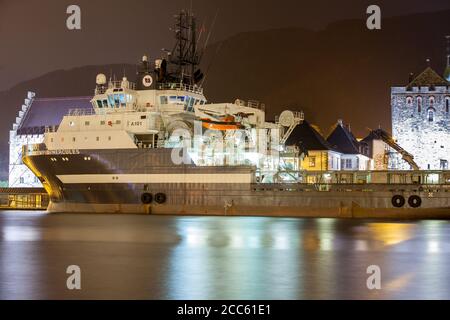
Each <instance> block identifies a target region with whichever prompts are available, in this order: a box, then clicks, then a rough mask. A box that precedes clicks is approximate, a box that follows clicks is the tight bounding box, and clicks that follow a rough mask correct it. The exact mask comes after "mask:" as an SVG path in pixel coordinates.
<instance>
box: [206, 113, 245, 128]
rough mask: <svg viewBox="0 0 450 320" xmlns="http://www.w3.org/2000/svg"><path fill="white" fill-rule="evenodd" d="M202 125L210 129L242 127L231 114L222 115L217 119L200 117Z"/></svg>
mask: <svg viewBox="0 0 450 320" xmlns="http://www.w3.org/2000/svg"><path fill="white" fill-rule="evenodd" d="M202 126H203V128H205V129H210V130H220V131H226V130H238V129H241V128H242V125H241V124H240V123H239V122H236V121H235V118H234V117H233V116H231V115H229V116H225V117H222V118H220V119H218V120H211V119H202Z"/></svg>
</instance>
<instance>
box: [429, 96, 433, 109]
mask: <svg viewBox="0 0 450 320" xmlns="http://www.w3.org/2000/svg"><path fill="white" fill-rule="evenodd" d="M428 104H429V107H430V108H433V107H434V97H430V99H429V100H428Z"/></svg>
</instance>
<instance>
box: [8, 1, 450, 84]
mask: <svg viewBox="0 0 450 320" xmlns="http://www.w3.org/2000/svg"><path fill="white" fill-rule="evenodd" d="M191 3H192V8H193V10H194V12H195V13H196V15H197V16H198V17H199V20H200V21H204V22H205V24H206V25H207V26H208V25H210V24H211V22H212V20H213V18H214V16H215V14H216V12H218V18H217V21H216V25H215V28H214V32H213V34H212V36H211V42H214V41H218V40H222V39H224V38H227V37H230V36H232V35H235V34H237V33H239V32H245V31H252V30H264V29H274V28H282V27H304V28H308V29H315V30H317V29H322V28H324V27H326V25H328V24H329V23H330V22H333V21H337V20H342V19H347V18H355V19H364V18H365V17H366V15H365V9H366V8H367V6H368V5H369V4H374V3H376V4H378V5H380V6H381V8H382V14H383V17H389V16H396V15H406V14H411V13H416V12H427V11H436V10H443V9H449V8H450V1H448V0H432V1H431V0H430V1H423V0H399V1H392V0H386V1H376V2H374V1H361V0H345V1H335V0H333V1H326V0H316V1H301V0H277V1H274V0H246V1H242V0H226V1H212V0H192V1H190V0H171V1H167V0H127V1H123V0H122V1H111V0H109V1H106V0H96V1H92V0H89V1H87V0H78V1H62V0H40V1H16V0H0V43H1V47H0V91H2V90H5V89H7V88H9V87H12V86H13V85H15V84H17V83H19V82H21V81H24V80H27V79H32V78H35V77H37V76H40V75H42V74H45V73H47V72H50V71H53V70H57V69H68V68H72V67H76V66H83V65H99V64H109V63H134V62H135V61H136V60H137V59H138V58H139V57H140V56H141V55H142V53H144V52H145V53H147V54H149V55H150V56H151V57H156V56H159V55H160V49H161V48H163V47H170V45H171V44H172V36H171V33H170V30H169V26H171V24H172V20H171V19H172V16H173V14H174V13H176V12H178V11H179V10H180V9H181V8H186V9H188V8H189V7H190V6H191ZM70 4H78V5H79V6H80V7H81V10H82V30H81V31H69V30H67V29H66V26H65V21H66V18H67V14H66V12H65V11H66V8H67V6H68V5H70Z"/></svg>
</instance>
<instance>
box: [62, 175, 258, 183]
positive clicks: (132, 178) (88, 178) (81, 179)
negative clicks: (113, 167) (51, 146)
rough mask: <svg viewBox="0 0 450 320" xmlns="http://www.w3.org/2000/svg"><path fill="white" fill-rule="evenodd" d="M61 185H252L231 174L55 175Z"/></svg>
mask: <svg viewBox="0 0 450 320" xmlns="http://www.w3.org/2000/svg"><path fill="white" fill-rule="evenodd" d="M57 177H58V179H59V180H61V182H62V183H67V184H79V183H90V184H98V183H108V184H110V183H213V184H215V183H222V184H223V183H227V184H228V183H230V184H236V183H246V184H249V183H252V175H251V174H245V173H233V174H229V173H226V174H220V173H208V174H198V173H191V174H67V175H57Z"/></svg>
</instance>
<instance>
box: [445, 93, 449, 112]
mask: <svg viewBox="0 0 450 320" xmlns="http://www.w3.org/2000/svg"><path fill="white" fill-rule="evenodd" d="M449 111H450V97H446V98H445V112H447V113H448V112H449Z"/></svg>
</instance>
